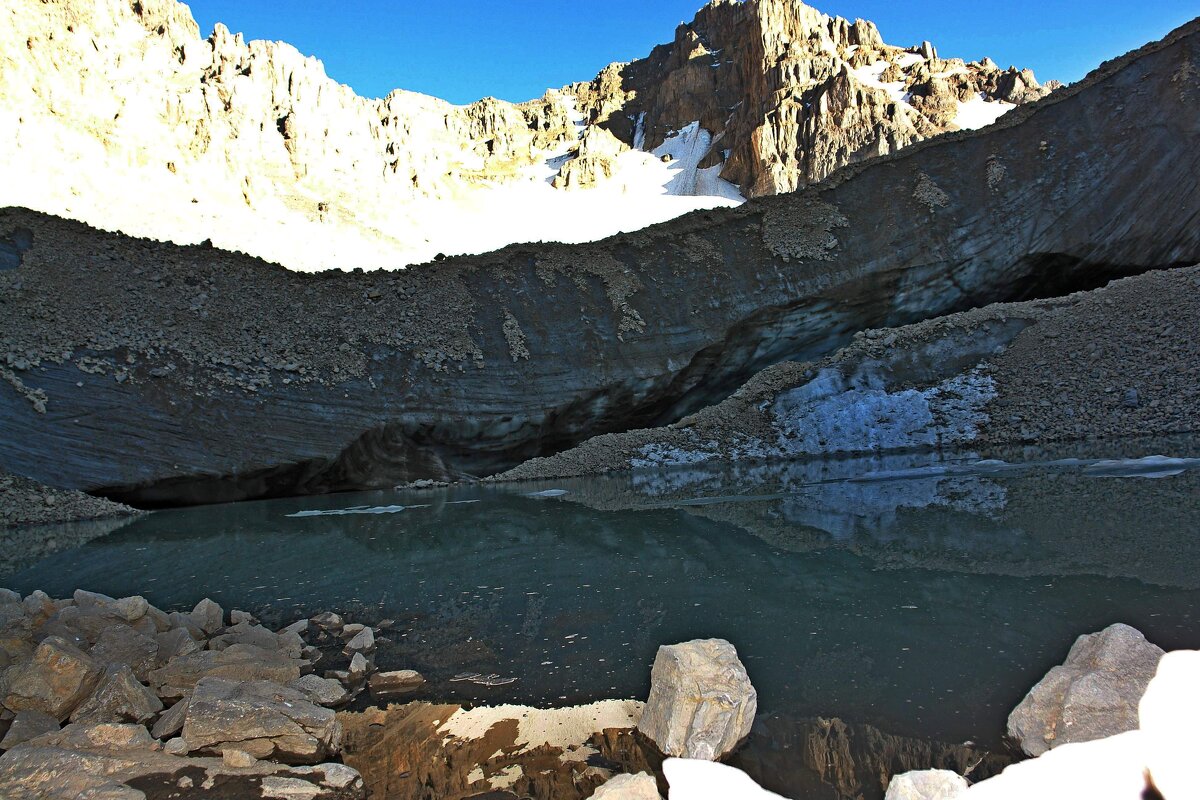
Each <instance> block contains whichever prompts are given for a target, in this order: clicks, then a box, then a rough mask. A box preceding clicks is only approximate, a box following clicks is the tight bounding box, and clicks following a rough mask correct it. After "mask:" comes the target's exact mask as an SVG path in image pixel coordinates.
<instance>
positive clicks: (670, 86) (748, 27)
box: [579, 0, 1046, 197]
mask: <svg viewBox="0 0 1200 800" xmlns="http://www.w3.org/2000/svg"><path fill="white" fill-rule="evenodd" d="M1045 93H1046V90H1044V89H1043V88H1042V87H1040V86H1039V85H1038V83H1037V81H1036V80H1035V79H1034V77H1033V74H1032V72H1030V71H1028V70H1022V71H1017V70H1015V69H1011V68H1010V69H1009V70H1000V69H999V68H998V67H997V66H996V65H995V63H994V62H992V61H990V60H985V61H982V62H974V63H967V62H964V61H962V60H961V59H941V58H939V57H938V54H937V50H936V48H935V47H934V46H933V45H932V44H931V43H929V42H923V43H921V45H919V46H917V47H912V48H901V47H894V46H891V45H888V44H886V43H885V42H884V41H883V38H882V36H881V35H880V32H879V29H878V28H876V27H875V25H874V24H873V23H871V22H867V21H864V20H855V21H853V22H851V21H849V20H846V19H843V18H841V17H830V16H828V15H826V14H823V13H821V12H820V11H818V10H817V9H815V8H813V7H812V6H810V5H807V4H805V3H802V2H796V0H744V2H739V1H738V0H714V1H713V2H710V3H709V4H708V5H706V6H704V7H703V8H701V9H700V11H699V12H698V13H697V15H696V18H695V19H694V20H693V21H692V22H691V23H689V24H683V25H680V26H679V28H677V29H676V32H675V40H674V42H672V43H671V44H669V45H662V46H660V47H658V48H655V50H654V51H653V52H652V53H651V54H650V55H649V56H648V57H647V58H645V59H642V60H640V61H635V62H633V63H631V64H628V65H620V66H618V65H614V66H612V67H610V68H609V69H608V70H606V71H605V72H604V73H602V74H601V76H600V77H599V78H597V80H596V81H594V82H593V83H592V85H591V86H590V87H589V88H588V89H587V90H583V91H581V92H580V93H579V96H580V101H581V107H583V108H586V109H587V110H588V112H589V117H588V119H589V122H591V123H595V124H601V125H604V126H606V127H609V128H610V129H612V130H613V132H614V133H615V134H616V135H617V136H618V137H619V138H621V139H622V140H623V141H626V142H627V143H630V144H633V143H634V142H635V141H638V140H639V137H641V136H644V142H645V146H647V147H654V146H657V145H658V144H660V143H661V142H662V141H663V140H664V139H665V138H666V137H668V136H669V135H670V134H671V133H672V132H673V131H676V130H678V129H679V128H681V127H682V126H684V125H686V124H687V123H688V122H689V121H691V120H699V122H700V124H701V125H702V126H703V127H704V128H705V129H707V130H709V131H711V132H712V133H713V134H714V140H713V141H714V150H713V152H711V153H709V154H708V156H707V158H706V161H705V162H704V165H705V166H714V165H717V166H721V168H722V169H721V177H722V178H724V179H725V180H728V181H730V182H731V183H734V184H736V185H738V186H739V187H740V188H741V190H742V193H743V194H744V195H745V196H747V197H753V196H759V195H766V194H776V193H779V192H786V191H792V190H794V189H796V188H799V187H801V186H804V185H806V184H808V183H812V182H815V181H819V180H821V179H822V178H824V177H825V176H826V175H828V174H829V173H830V172H832V171H833V170H835V169H837V168H838V167H840V166H842V165H844V164H847V163H851V162H855V161H861V160H863V159H865V158H870V157H873V156H877V155H885V154H887V153H889V152H892V151H894V150H896V149H898V148H900V147H903V146H905V145H907V144H910V143H912V142H914V141H918V140H920V139H924V138H927V137H929V136H933V135H936V134H938V133H941V132H943V131H947V130H958V129H961V128H965V127H979V126H980V124H986V123H988V122H991V121H993V120H994V119H995V118H996V117H998V116H999V115H1000V114H1001V113H1003V112H1004V111H1006V110H1008V109H1009V108H1011V107H1012V106H1014V105H1016V104H1019V103H1024V102H1028V101H1030V100H1034V99H1037V98H1039V97H1041V96H1043V95H1044V94H1045Z"/></svg>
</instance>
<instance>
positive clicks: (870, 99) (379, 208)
mask: <svg viewBox="0 0 1200 800" xmlns="http://www.w3.org/2000/svg"><path fill="white" fill-rule="evenodd" d="M0 13H3V12H0ZM0 63H2V64H3V69H0V135H2V136H3V137H4V139H5V141H8V142H12V143H13V145H12V146H11V147H9V148H6V150H5V152H4V153H2V154H0V170H2V171H3V174H5V175H6V176H7V177H8V180H6V181H5V182H4V184H5V185H4V186H2V187H0V204H8V205H23V206H27V207H31V208H35V209H38V210H42V211H46V212H50V213H54V214H59V215H63V216H67V217H72V218H76V219H81V220H84V221H86V222H89V223H92V224H95V225H98V226H100V227H104V228H109V229H116V230H121V231H124V232H127V233H131V234H135V235H141V236H149V237H152V238H159V239H170V240H173V241H176V242H180V243H189V242H199V241H204V240H211V241H213V242H214V244H217V245H218V246H222V247H225V248H228V249H234V250H244V251H247V252H251V253H254V254H257V255H261V256H263V257H266V258H269V259H272V260H276V261H279V262H280V263H283V264H285V265H288V266H290V267H294V268H309V269H311V268H323V267H329V266H341V267H343V268H348V267H350V266H368V267H377V266H402V265H404V264H409V263H416V262H420V261H424V260H429V259H432V257H433V256H434V254H436V253H439V252H444V253H461V252H481V251H485V250H489V249H493V248H498V247H501V246H503V245H505V244H509V243H512V242H515V241H533V240H539V239H557V240H561V241H588V240H594V239H598V238H602V237H603V236H606V235H609V234H611V233H614V232H616V231H618V230H632V229H635V228H638V227H642V226H645V225H648V224H651V223H653V222H658V221H663V220H665V219H669V218H671V217H674V216H677V215H679V214H681V213H684V212H686V211H689V210H692V209H696V208H708V207H712V206H714V205H728V204H731V203H737V202H741V201H742V200H743V199H745V198H748V197H754V196H759V195H767V194H776V193H779V192H786V191H790V190H792V189H795V188H797V187H800V186H803V185H805V184H807V183H811V182H813V181H818V180H820V179H822V178H824V177H825V176H826V175H828V174H829V173H830V172H832V171H833V170H835V169H837V168H838V167H840V166H842V165H843V164H847V163H851V162H855V161H861V160H863V159H866V158H869V157H871V156H875V155H880V154H885V153H889V152H892V151H894V150H896V149H897V148H900V147H903V146H905V145H907V144H910V143H911V142H914V141H917V140H920V139H923V138H927V137H929V136H933V135H936V134H938V133H941V132H943V131H947V130H955V129H957V128H960V127H977V126H978V125H980V124H986V123H987V122H990V121H991V120H993V119H995V117H996V116H998V115H999V114H1000V113H1003V112H1004V111H1006V110H1007V109H1009V108H1011V107H1012V106H1013V105H1015V104H1018V103H1023V102H1027V101H1029V100H1033V99H1036V98H1037V97H1040V96H1041V95H1042V94H1043V93H1044V92H1045V90H1044V89H1043V88H1042V87H1040V86H1039V85H1038V84H1037V81H1036V80H1035V79H1034V78H1033V75H1032V73H1029V72H1028V71H1018V70H1015V69H1008V70H1000V69H999V68H998V67H996V65H995V64H994V63H992V62H990V61H987V60H985V61H983V62H979V63H972V64H968V63H964V62H962V61H961V60H957V59H941V58H939V57H938V55H937V52H936V50H935V49H934V48H933V46H932V45H930V44H929V43H924V44H923V45H922V46H920V47H915V48H908V49H905V48H899V47H892V46H890V45H887V44H885V43H884V41H883V39H882V37H881V36H880V33H879V31H878V30H877V29H876V27H875V26H874V25H873V24H871V23H870V22H865V21H862V20H856V21H853V22H851V21H848V20H845V19H841V18H838V17H830V16H827V15H825V14H822V13H821V12H820V11H818V10H817V9H816V8H814V7H812V6H809V5H807V4H804V3H800V2H795V1H794V0H744V2H739V1H737V0H713V2H710V3H708V4H707V5H705V6H704V7H702V8H701V9H700V10H699V12H698V13H697V14H696V16H695V18H694V19H693V20H692V21H691V22H690V23H686V24H682V25H680V26H679V28H678V29H677V30H676V31H675V36H674V39H673V40H672V41H671V42H669V43H667V44H664V45H661V46H659V47H656V48H655V49H654V50H653V51H652V52H651V53H650V54H649V55H648V56H647V57H646V58H643V59H639V60H637V61H633V62H630V63H626V64H613V65H610V66H609V67H606V68H605V69H604V70H602V71H601V72H600V74H599V75H597V76H596V77H595V78H594V79H593V80H591V81H587V82H583V83H577V84H572V85H569V86H565V87H562V88H561V89H553V90H550V91H548V92H547V93H546V94H545V95H543V96H542V97H540V98H537V99H534V100H530V101H528V102H525V103H509V102H506V101H502V100H497V99H495V98H485V99H482V100H479V101H477V102H475V103H471V104H469V105H465V106H456V105H453V104H450V103H447V102H445V101H442V100H438V99H437V98H433V97H428V96H426V95H421V94H418V93H414V92H408V91H403V90H397V91H395V92H392V93H390V94H389V95H388V96H387V97H385V98H383V99H373V98H365V97H360V96H358V95H357V94H355V93H354V91H353V90H352V89H350V88H349V87H347V86H344V85H342V84H340V83H337V82H336V81H334V80H332V79H330V78H329V76H328V75H326V73H325V69H324V67H323V65H322V64H321V62H320V61H318V60H317V59H315V58H312V57H306V56H305V55H303V54H301V53H300V52H299V51H297V50H296V49H295V48H294V47H292V46H290V45H288V44H285V43H282V42H265V41H250V42H247V41H246V40H245V39H244V37H243V36H242V35H241V34H237V33H234V32H231V31H230V30H229V29H228V28H227V27H226V26H224V25H222V24H218V25H216V26H215V28H214V30H213V32H212V33H211V35H209V36H208V37H207V38H202V37H201V33H200V30H199V26H198V25H197V24H196V22H195V20H194V19H193V17H192V15H191V12H190V11H189V10H188V7H187V6H186V5H184V4H182V3H179V2H176V0H136V1H135V2H122V1H120V0H104V1H103V2H95V3H94V2H83V0H55V2H41V0H12V2H10V3H9V4H8V5H7V6H6V13H5V24H4V25H3V26H0Z"/></svg>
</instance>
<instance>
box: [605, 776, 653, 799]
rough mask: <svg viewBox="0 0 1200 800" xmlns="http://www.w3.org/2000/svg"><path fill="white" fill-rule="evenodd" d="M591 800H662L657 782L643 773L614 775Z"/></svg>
mask: <svg viewBox="0 0 1200 800" xmlns="http://www.w3.org/2000/svg"><path fill="white" fill-rule="evenodd" d="M592 800H662V795H660V794H659V793H658V781H656V780H654V776H653V775H650V774H648V773H645V772H639V773H638V774H636V775H614V776H613V777H611V778H609V779H608V780H607V781H606V782H605V783H603V784H601V785H600V788H599V789H597V790H596V793H595V794H593V795H592Z"/></svg>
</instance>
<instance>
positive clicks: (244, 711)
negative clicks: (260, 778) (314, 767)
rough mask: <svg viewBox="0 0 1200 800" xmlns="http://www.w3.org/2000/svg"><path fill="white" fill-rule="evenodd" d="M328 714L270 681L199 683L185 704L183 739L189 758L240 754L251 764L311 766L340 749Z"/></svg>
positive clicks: (212, 680) (333, 720)
mask: <svg viewBox="0 0 1200 800" xmlns="http://www.w3.org/2000/svg"><path fill="white" fill-rule="evenodd" d="M341 737H342V729H341V724H340V723H339V722H338V721H337V716H336V714H334V712H333V711H330V710H329V709H327V708H322V707H320V706H318V705H315V704H313V703H312V702H310V701H309V700H308V698H307V697H305V696H304V694H302V693H301V692H298V691H295V690H294V689H288V688H285V687H283V686H280V685H278V684H275V683H271V682H269V681H245V682H240V683H235V682H233V681H229V680H225V679H223V678H204V679H202V680H201V681H200V682H199V683H197V684H196V688H195V690H194V692H193V693H192V698H191V700H190V701H189V703H188V709H187V719H186V721H185V722H184V725H183V738H184V740H185V741H187V743H188V747H189V749H190V750H191V751H192V752H196V751H207V752H216V753H220V752H222V751H223V750H224V749H225V748H226V747H231V748H233V749H237V750H243V751H245V752H247V753H249V754H251V755H253V756H254V757H255V758H263V759H266V758H270V759H273V760H277V761H282V762H285V763H294V764H315V763H318V762H319V761H322V760H323V759H325V758H326V757H327V756H329V755H332V754H335V753H337V752H338V750H339V749H340V748H341Z"/></svg>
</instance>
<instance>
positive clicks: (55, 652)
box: [3, 636, 102, 721]
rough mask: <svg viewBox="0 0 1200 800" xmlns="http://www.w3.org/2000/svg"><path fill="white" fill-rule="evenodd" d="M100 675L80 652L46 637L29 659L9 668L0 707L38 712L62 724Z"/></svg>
mask: <svg viewBox="0 0 1200 800" xmlns="http://www.w3.org/2000/svg"><path fill="white" fill-rule="evenodd" d="M101 672H102V669H101V667H100V665H99V664H97V663H96V662H95V661H93V660H92V659H91V658H90V657H89V656H88V655H87V654H86V653H84V652H83V651H82V650H80V649H79V648H77V647H75V646H74V645H72V644H71V643H70V642H68V641H66V640H65V639H62V638H60V637H57V636H50V637H48V638H46V639H44V640H43V641H42V643H41V644H39V645H38V647H37V650H35V651H34V653H33V658H31V659H30V660H29V661H27V662H25V663H23V664H20V665H18V666H16V667H12V668H11V670H10V672H9V673H8V675H7V676H6V677H7V683H8V687H7V690H6V692H5V695H4V701H3V703H4V706H5V708H8V709H10V710H12V711H41V712H43V713H45V714H49V715H50V716H52V717H54V718H56V719H58V720H60V721H61V720H65V719H66V718H67V717H69V716H70V715H71V712H72V711H74V710H75V708H76V707H77V706H78V705H79V704H80V703H82V702H83V701H84V700H85V699H87V697H88V696H89V695H90V694H91V693H92V690H93V689H94V688H95V686H96V683H97V681H99V679H100V674H101Z"/></svg>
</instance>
